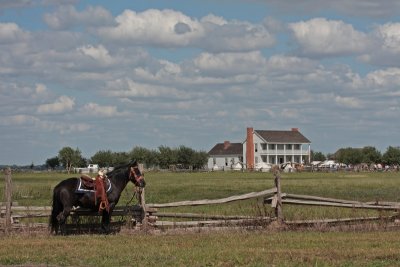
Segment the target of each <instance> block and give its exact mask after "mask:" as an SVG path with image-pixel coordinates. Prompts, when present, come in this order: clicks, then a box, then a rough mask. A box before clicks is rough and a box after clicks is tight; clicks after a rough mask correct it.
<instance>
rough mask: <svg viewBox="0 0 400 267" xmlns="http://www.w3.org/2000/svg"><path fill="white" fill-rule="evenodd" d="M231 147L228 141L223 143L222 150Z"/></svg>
mask: <svg viewBox="0 0 400 267" xmlns="http://www.w3.org/2000/svg"><path fill="white" fill-rule="evenodd" d="M230 146H231V142H229V141H224V150H226V149H227V148H228V147H230Z"/></svg>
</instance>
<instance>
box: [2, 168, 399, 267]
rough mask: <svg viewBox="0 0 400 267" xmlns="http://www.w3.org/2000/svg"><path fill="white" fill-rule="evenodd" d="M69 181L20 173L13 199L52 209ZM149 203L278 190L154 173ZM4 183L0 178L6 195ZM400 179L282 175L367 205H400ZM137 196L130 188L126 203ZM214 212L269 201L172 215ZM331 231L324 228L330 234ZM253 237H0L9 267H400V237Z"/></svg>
mask: <svg viewBox="0 0 400 267" xmlns="http://www.w3.org/2000/svg"><path fill="white" fill-rule="evenodd" d="M70 176H71V175H67V174H52V173H35V174H29V173H24V174H22V173H15V174H13V186H14V193H13V201H18V202H19V204H20V205H50V203H51V191H52V188H53V187H54V186H55V185H56V184H57V183H58V182H59V181H61V180H62V179H65V178H67V177H70ZM146 180H147V187H146V201H147V203H165V202H172V201H182V200H198V199H205V198H208V199H216V198H223V197H228V196H231V195H237V194H243V193H248V192H255V191H261V190H265V189H268V188H271V187H273V185H274V181H273V180H274V177H273V175H272V174H270V173H241V172H234V173H231V172H225V173H163V172H154V173H151V172H150V173H146ZM3 183H4V179H1V180H0V194H1V195H3V188H4V185H3ZM399 188H400V173H290V174H282V191H283V192H287V193H293V194H309V195H315V196H324V197H332V198H341V199H349V200H359V201H373V200H385V201H399V198H400V195H399ZM132 192H133V186H132V185H129V186H128V187H127V189H126V190H125V192H123V194H122V198H121V200H120V204H121V205H123V204H125V203H126V201H128V200H129V199H130V198H131V196H132ZM164 210H165V211H185V212H203V213H211V214H237V215H260V213H264V214H266V215H268V214H269V213H270V214H272V213H273V210H272V209H271V208H270V207H268V206H265V207H264V206H263V205H262V200H261V199H258V200H249V201H241V202H235V203H229V204H225V205H215V206H201V207H187V208H179V209H178V208H174V209H164ZM283 212H284V216H285V218H286V219H312V218H341V217H351V216H356V217H359V216H370V215H376V214H379V213H377V212H375V211H365V210H360V211H359V210H353V209H340V208H319V207H305V206H289V205H284V206H283ZM326 230H327V229H324V231H326ZM369 230H370V229H367V228H366V229H365V230H364V231H360V230H358V231H354V232H352V231H347V232H335V231H333V230H332V231H328V232H324V231H315V230H312V231H311V230H305V231H283V232H275V231H270V230H264V231H251V230H244V229H242V230H233V231H229V232H207V230H202V231H200V232H197V233H193V232H190V231H187V232H185V231H184V232H183V233H180V234H167V233H160V234H145V233H136V234H132V233H131V232H121V233H118V234H116V235H111V236H101V235H80V236H67V237H60V236H49V235H47V234H43V233H42V234H29V233H25V234H13V235H11V236H0V239H1V241H2V244H6V245H3V246H0V265H39V264H42V265H54V266H399V265H400V256H399V255H400V234H399V232H397V231H394V230H392V231H385V230H374V231H369Z"/></svg>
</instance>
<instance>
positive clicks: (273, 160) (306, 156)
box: [243, 128, 311, 169]
mask: <svg viewBox="0 0 400 267" xmlns="http://www.w3.org/2000/svg"><path fill="white" fill-rule="evenodd" d="M310 153H311V142H310V140H308V139H307V138H306V137H305V136H304V135H302V134H301V133H300V131H299V129H298V128H292V129H291V130H290V131H267V130H253V128H247V137H246V140H245V141H244V142H243V155H245V157H244V163H245V164H246V166H247V168H249V169H253V168H254V166H255V165H257V164H258V163H260V162H265V163H269V164H283V163H286V162H291V163H300V164H305V163H309V161H310Z"/></svg>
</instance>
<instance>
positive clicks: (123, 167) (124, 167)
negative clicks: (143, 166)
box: [107, 160, 137, 176]
mask: <svg viewBox="0 0 400 267" xmlns="http://www.w3.org/2000/svg"><path fill="white" fill-rule="evenodd" d="M134 165H137V161H136V160H133V161H130V162H128V163H125V164H122V165H118V166H116V167H115V168H114V169H113V170H112V171H111V172H109V173H107V176H113V175H115V174H117V173H120V172H122V171H124V172H125V171H127V170H128V168H129V167H131V166H134Z"/></svg>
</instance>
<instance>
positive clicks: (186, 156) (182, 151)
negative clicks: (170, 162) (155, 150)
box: [177, 146, 195, 169]
mask: <svg viewBox="0 0 400 267" xmlns="http://www.w3.org/2000/svg"><path fill="white" fill-rule="evenodd" d="M194 155H195V151H194V150H193V149H192V148H190V147H186V146H180V147H179V148H178V150H177V163H178V164H182V165H183V167H184V168H185V169H189V168H192V167H193V162H194V160H193V159H194Z"/></svg>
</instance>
